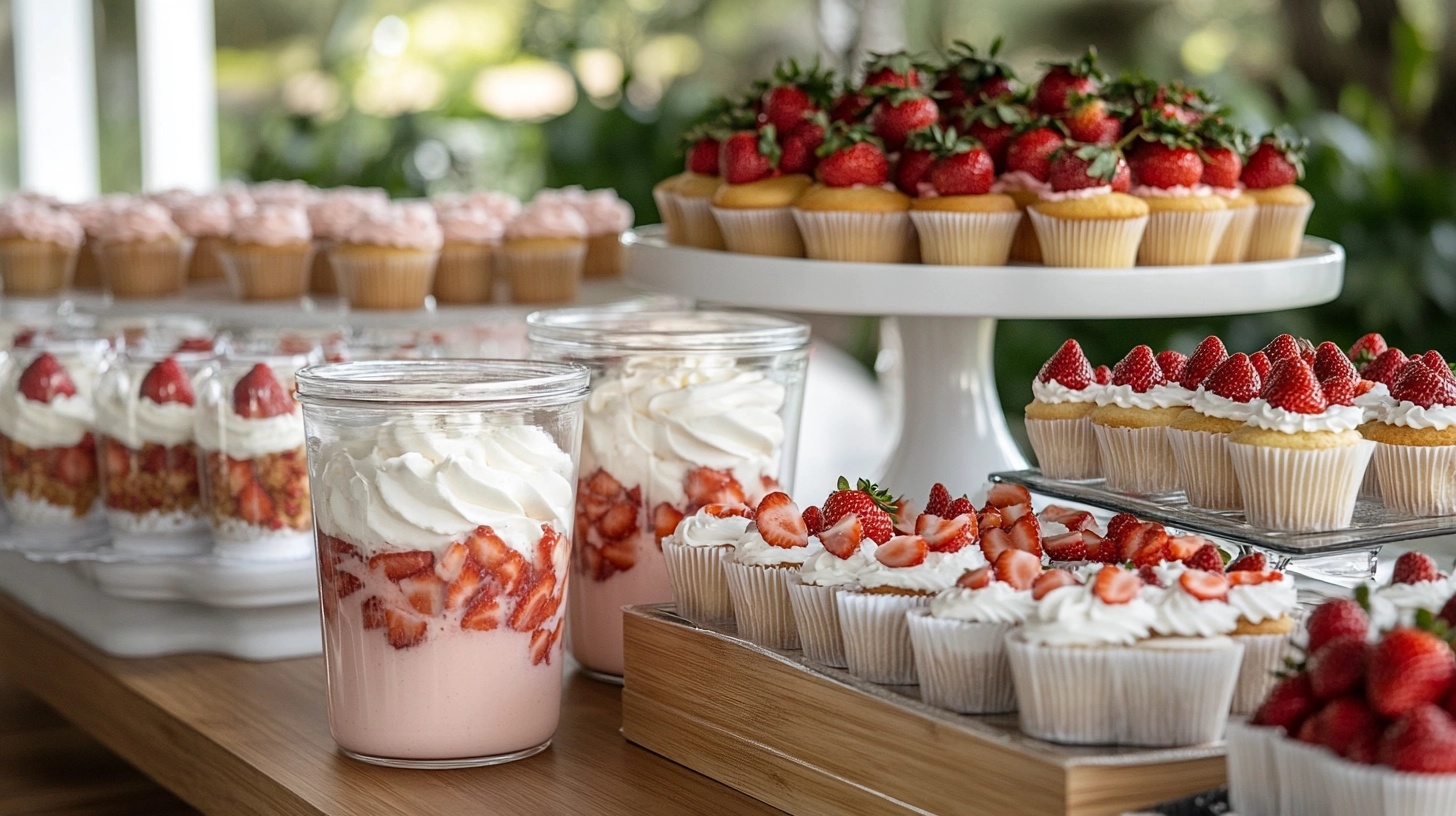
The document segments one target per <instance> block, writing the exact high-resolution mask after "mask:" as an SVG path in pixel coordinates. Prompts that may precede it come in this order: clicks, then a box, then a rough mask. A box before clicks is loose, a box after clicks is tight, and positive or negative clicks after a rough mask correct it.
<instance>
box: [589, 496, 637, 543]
mask: <svg viewBox="0 0 1456 816" xmlns="http://www.w3.org/2000/svg"><path fill="white" fill-rule="evenodd" d="M596 529H597V532H599V533H601V535H602V537H603V538H606V539H608V540H610V541H621V540H622V539H624V538H629V537H631V536H635V535H637V530H638V521H637V506H636V505H635V504H614V505H612V509H610V510H608V511H607V512H606V513H604V514H603V515H602V517H601V518H600V519H598V520H597V527H596Z"/></svg>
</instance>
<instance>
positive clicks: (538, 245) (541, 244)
mask: <svg viewBox="0 0 1456 816" xmlns="http://www.w3.org/2000/svg"><path fill="white" fill-rule="evenodd" d="M587 231H588V230H587V224H586V219H584V218H582V217H581V213H579V212H577V211H576V208H575V207H574V206H572V205H571V204H569V203H567V202H565V201H562V200H561V199H560V198H558V197H551V196H548V197H546V198H538V199H536V200H535V201H532V202H531V203H530V205H528V206H527V207H526V208H525V209H523V210H522V211H521V214H520V215H518V216H516V217H515V218H513V219H511V222H510V223H509V224H507V225H506V234H505V242H504V243H502V244H501V249H500V253H499V255H498V256H497V261H498V262H499V264H500V269H501V272H502V273H504V274H505V276H506V279H507V280H509V281H510V283H511V300H513V301H515V302H516V303H559V302H563V301H570V300H574V299H575V298H576V291H577V288H578V286H579V285H580V283H581V275H582V264H583V262H584V261H585V259H586V244H587Z"/></svg>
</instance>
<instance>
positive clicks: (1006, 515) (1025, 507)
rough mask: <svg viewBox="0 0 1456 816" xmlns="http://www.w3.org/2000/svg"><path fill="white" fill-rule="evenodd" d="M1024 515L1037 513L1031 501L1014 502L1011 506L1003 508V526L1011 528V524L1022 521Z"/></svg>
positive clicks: (1033, 515)
mask: <svg viewBox="0 0 1456 816" xmlns="http://www.w3.org/2000/svg"><path fill="white" fill-rule="evenodd" d="M1023 516H1032V517H1033V518H1035V516H1036V513H1035V512H1034V511H1033V510H1032V509H1031V502H1026V503H1025V504H1013V505H1011V506H1010V507H1002V508H1001V526H1002V527H1006V528H1010V527H1011V525H1013V524H1015V523H1016V522H1018V521H1020V520H1021V518H1022V517H1023Z"/></svg>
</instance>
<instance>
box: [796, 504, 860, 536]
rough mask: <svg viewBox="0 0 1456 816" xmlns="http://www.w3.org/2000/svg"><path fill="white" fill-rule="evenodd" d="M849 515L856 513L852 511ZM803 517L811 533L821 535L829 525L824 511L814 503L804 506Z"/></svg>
mask: <svg viewBox="0 0 1456 816" xmlns="http://www.w3.org/2000/svg"><path fill="white" fill-rule="evenodd" d="M849 515H854V514H853V513H850V514H849ZM802 517H803V519H804V529H805V530H806V531H808V533H809V535H819V534H820V533H822V532H824V528H825V527H827V526H828V525H826V524H825V523H824V511H822V510H820V509H819V508H817V507H815V506H814V505H812V504H811V505H809V506H808V507H805V508H804V513H803V516H802ZM856 520H858V519H856ZM840 521H844V519H840Z"/></svg>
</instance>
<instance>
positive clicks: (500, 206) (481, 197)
mask: <svg viewBox="0 0 1456 816" xmlns="http://www.w3.org/2000/svg"><path fill="white" fill-rule="evenodd" d="M430 200H431V202H432V203H434V205H435V209H436V210H437V211H440V210H453V209H455V208H457V207H467V208H469V209H472V210H485V211H486V212H488V213H490V214H491V215H493V216H495V217H496V218H497V219H498V220H499V221H501V222H502V223H506V222H509V221H510V220H511V219H512V218H515V217H516V216H518V215H520V214H521V200H520V199H519V198H516V197H515V196H513V195H511V194H510V193H506V192H502V191H500V190H471V191H469V192H465V193H458V192H457V193H440V194H438V195H435V196H431V198H430Z"/></svg>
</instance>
